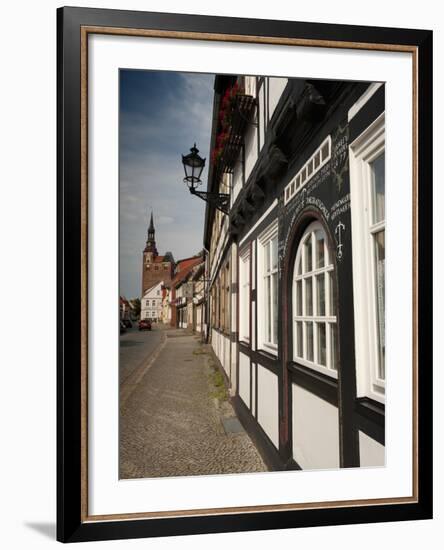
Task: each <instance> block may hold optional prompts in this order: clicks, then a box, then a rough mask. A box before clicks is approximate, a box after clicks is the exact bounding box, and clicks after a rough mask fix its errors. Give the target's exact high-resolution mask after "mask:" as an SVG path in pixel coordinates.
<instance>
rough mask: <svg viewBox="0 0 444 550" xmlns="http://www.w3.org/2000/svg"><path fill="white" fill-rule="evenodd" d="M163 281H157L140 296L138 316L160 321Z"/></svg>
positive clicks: (155, 321) (154, 321)
mask: <svg viewBox="0 0 444 550" xmlns="http://www.w3.org/2000/svg"><path fill="white" fill-rule="evenodd" d="M163 288H164V283H163V281H159V282H158V283H156V284H155V285H153V286H152V287H151V288H149V289H148V290H147V291H146V292H145V294H144V295H143V296H142V298H141V303H140V318H141V319H148V320H149V321H152V322H153V323H157V322H160V321H162V314H163V308H162V289H163Z"/></svg>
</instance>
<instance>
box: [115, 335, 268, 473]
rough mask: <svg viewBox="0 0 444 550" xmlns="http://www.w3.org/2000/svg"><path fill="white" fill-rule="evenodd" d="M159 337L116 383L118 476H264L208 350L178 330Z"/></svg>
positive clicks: (122, 358)
mask: <svg viewBox="0 0 444 550" xmlns="http://www.w3.org/2000/svg"><path fill="white" fill-rule="evenodd" d="M162 332H163V334H162V340H161V343H159V344H158V346H157V348H156V349H155V351H154V352H153V355H152V356H151V357H150V358H147V359H146V361H145V364H144V365H139V367H138V368H135V369H133V370H132V371H131V375H130V376H128V377H126V378H125V379H124V380H123V379H121V388H120V477H121V478H144V477H160V476H183V475H205V474H227V473H240V472H258V471H266V469H267V468H266V466H265V464H264V463H263V461H262V459H261V457H260V455H259V453H258V451H257V450H256V448H255V446H254V444H253V443H252V441H251V439H250V438H249V436H248V435H247V434H246V432H245V431H244V430H243V428H242V426H241V425H240V423H239V421H238V420H237V417H236V415H235V412H234V410H233V408H232V406H231V404H230V403H229V401H228V400H227V396H226V392H225V388H224V386H223V384H222V376H221V374H220V373H219V371H218V370H217V367H216V366H215V358H214V356H213V354H212V351H211V350H210V346H205V345H202V344H200V342H199V340H198V339H197V337H195V336H193V335H191V334H190V333H187V332H186V331H185V330H183V329H178V330H165V331H162ZM122 362H123V363H124V362H125V354H124V353H122V354H121V363H122ZM121 368H122V367H121Z"/></svg>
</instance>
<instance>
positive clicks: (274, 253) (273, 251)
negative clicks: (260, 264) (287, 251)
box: [270, 237, 278, 269]
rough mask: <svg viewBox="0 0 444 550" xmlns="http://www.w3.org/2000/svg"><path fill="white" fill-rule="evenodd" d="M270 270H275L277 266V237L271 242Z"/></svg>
mask: <svg viewBox="0 0 444 550" xmlns="http://www.w3.org/2000/svg"><path fill="white" fill-rule="evenodd" d="M270 246H271V269H277V266H278V247H277V237H275V238H274V239H273V240H272V241H271V242H270Z"/></svg>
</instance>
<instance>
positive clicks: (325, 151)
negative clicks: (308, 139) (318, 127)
mask: <svg viewBox="0 0 444 550" xmlns="http://www.w3.org/2000/svg"><path fill="white" fill-rule="evenodd" d="M321 155H322V160H325V159H326V158H327V157H328V141H327V143H326V144H325V145H324V147H322V151H321Z"/></svg>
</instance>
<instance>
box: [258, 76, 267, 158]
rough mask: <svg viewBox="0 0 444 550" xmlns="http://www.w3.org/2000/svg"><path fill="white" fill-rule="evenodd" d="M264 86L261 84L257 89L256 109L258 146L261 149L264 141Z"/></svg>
mask: <svg viewBox="0 0 444 550" xmlns="http://www.w3.org/2000/svg"><path fill="white" fill-rule="evenodd" d="M264 96H265V86H263V85H262V86H261V87H260V89H259V97H258V110H259V147H260V148H261V149H262V147H263V146H264V142H265V124H266V122H265V111H264V104H265V97H264Z"/></svg>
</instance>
